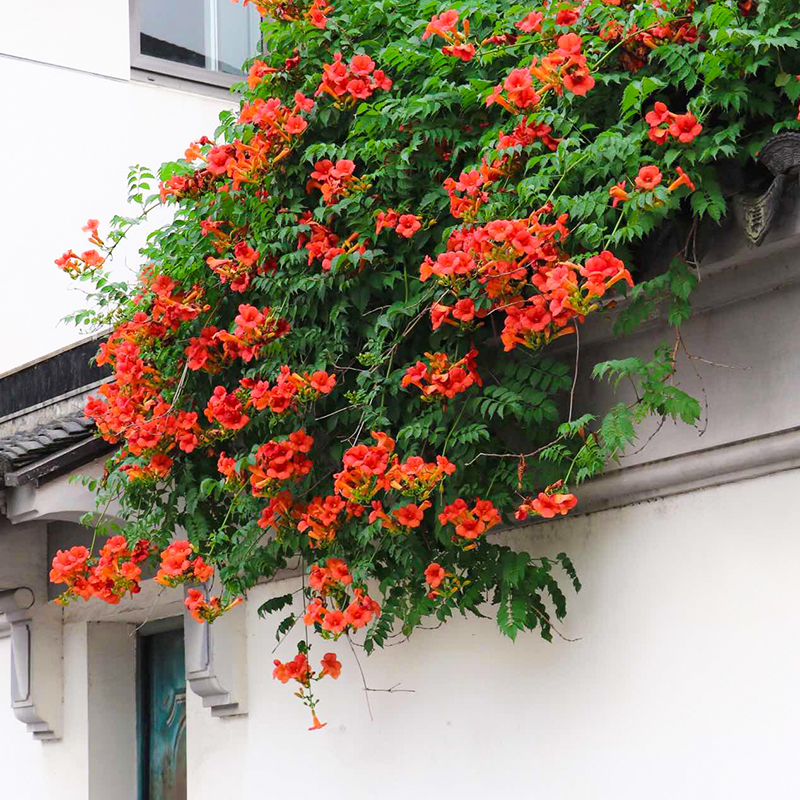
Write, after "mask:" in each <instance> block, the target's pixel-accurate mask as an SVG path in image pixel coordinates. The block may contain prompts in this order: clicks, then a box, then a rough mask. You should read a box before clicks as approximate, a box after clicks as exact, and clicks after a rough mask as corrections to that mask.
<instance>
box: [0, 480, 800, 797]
mask: <svg viewBox="0 0 800 800" xmlns="http://www.w3.org/2000/svg"><path fill="white" fill-rule="evenodd" d="M798 491H800V471H790V472H784V473H782V474H780V475H774V476H770V477H765V478H760V479H757V480H752V481H747V482H742V483H737V484H731V485H727V486H723V487H718V488H714V489H707V490H704V491H701V492H695V493H690V494H685V495H681V496H679V497H673V498H669V499H666V500H661V501H654V502H651V503H645V504H640V505H636V506H631V507H628V508H625V509H618V510H612V511H606V512H599V513H596V514H591V515H587V516H583V517H577V518H575V519H571V520H570V519H567V520H563V521H560V522H558V523H555V524H552V523H551V524H547V525H540V526H536V527H534V528H531V529H527V530H524V531H518V532H515V533H513V534H504V537H508V538H509V539H511V540H513V542H514V543H515V544H516V545H518V546H525V547H527V548H529V549H530V550H531V551H532V552H534V553H557V552H558V551H560V550H562V549H564V550H567V551H568V552H569V553H570V554H571V555H572V556H573V558H574V560H575V562H576V565H577V567H578V569H579V571H580V574H581V578H582V579H583V581H584V584H585V589H584V591H583V592H581V593H580V594H579V595H577V596H574V595H572V594H571V593H570V594H571V596H570V614H569V617H568V620H567V622H566V623H565V624H564V625H563V627H562V632H563V633H564V635H565V636H568V637H570V638H579V639H580V640H579V641H577V642H572V643H568V642H564V641H561V640H559V639H556V640H555V641H554V643H552V644H547V643H545V642H543V641H541V640H540V639H539V638H538V637H536V636H532V635H526V636H522V637H520V638H519V639H518V641H517V642H516V643H512V642H510V641H508V640H506V639H504V638H503V637H501V636H500V634H499V633H498V632H497V630H496V628H495V626H494V624H493V622H491V621H481V620H474V619H471V620H469V621H463V620H460V619H459V620H454V621H452V622H449V623H448V624H447V625H445V626H444V627H443V628H441V629H440V630H438V631H436V632H435V633H434V632H430V631H420V632H418V633H417V634H415V636H414V638H413V639H412V641H410V642H408V643H405V644H403V645H401V646H398V647H393V648H391V649H389V650H386V651H384V652H381V653H378V654H377V655H375V656H373V657H371V658H369V659H364V658H363V657H362V666H363V667H364V670H365V672H366V676H367V681H368V683H369V685H370V686H371V687H373V688H388V687H391V686H393V685H395V684H397V683H398V682H401V688H406V689H413V690H414V693H407V694H400V693H396V694H387V693H377V692H376V693H371V694H370V702H371V705H372V712H373V716H374V721H370V719H369V714H368V710H367V705H366V701H365V697H364V692H363V687H362V684H361V679H360V677H359V674H358V668H357V666H356V664H355V661H354V658H353V655H352V653H351V652H350V649H349V647H348V646H347V645H346V643H344V642H342V641H340V642H338V643H336V644H332V645H330V646H328V645H326V644H323V643H322V642H318V643H316V644H315V645H314V650H313V655H314V658H315V659H316V658H319V657H321V656H322V654H323V653H324V652H326V651H327V650H329V649H330V650H333V651H335V652H336V653H337V656H338V657H339V659H340V660H341V661H342V663H343V665H344V669H343V673H342V677H341V678H340V679H339V680H338V681H325V682H323V683H321V684H320V685H319V695H320V697H321V699H322V703H321V706H320V716H321V718H322V719H323V721H327V722H328V725H327V727H326V728H325V729H324V730H322V731H317V732H314V733H310V732H308V731H307V730H306V728H307V727H308V724H309V719H308V714H307V712H306V710H305V709H304V708H303V707H302V706H301V704H300V703H299V701H298V700H297V699H296V698H294V697H293V696H292V689H291V687H289V686H283V685H281V684H279V683H277V682H275V681H273V680H272V678H271V670H272V659H273V658H275V657H280V658H283V659H286V658H288V657H290V656H291V655H292V650H293V647H294V643H295V641H296V637H295V636H290V637H289V639H288V640H287V641H286V643H285V644H283V645H282V646H281V647H280V648H279V649H278V651H277V652H276V653H275V654H273V652H272V650H273V648H274V647H275V638H274V625H273V624H272V623H271V622H270V621H267V622H265V621H263V620H259V619H258V618H257V615H256V608H257V606H258V604H259V603H260V602H262V601H263V600H264V599H266V598H267V597H268V596H270V595H272V594H276V593H283V592H285V591H287V590H291V589H294V588H296V586H295V583H296V581H295V582H292V581H291V580H290V581H286V582H284V583H282V584H276V585H272V586H264V587H261V588H259V589H258V590H257V591H255V592H254V593H253V595H252V596H251V601H250V602H249V603H248V635H247V639H248V648H249V649H248V662H249V709H250V713H249V715H248V716H246V717H234V718H231V719H218V718H214V717H212V716H211V714H210V712H209V711H208V709H205V708H202V706H201V703H200V699H199V698H198V697H196V696H194V695H191V694H190V696H189V701H188V753H189V767H188V769H189V787H190V795H189V796H190V798H192V800H195V799H196V800H200V798H207V797H228V796H236V797H241V798H244V799H245V800H250V798H259V797H263V796H264V792H265V789H266V788H267V787H268V788H269V792H270V794H271V795H274V796H276V797H280V796H283V795H286V794H290V793H291V794H293V795H296V794H297V793H300V794H303V793H304V792H305V789H304V788H302V787H309V788H308V791H309V792H311V791H312V788H311V787H316V788H315V789H313V791H317V790H318V789H319V790H320V791H323V789H322V787H323V786H324V793H325V796H326V797H328V798H330V799H331V800H339V799H340V798H341V800H344V799H345V798H348V799H352V798H355V799H356V800H361V799H362V798H364V800H366V798H369V797H373V796H380V797H381V798H383V799H384V800H395V799H396V800H401V799H402V800H407V798H408V797H412V796H414V797H419V798H421V799H422V800H427V799H428V798H431V799H432V798H434V797H437V796H438V797H461V798H483V797H487V796H489V797H494V796H497V795H498V794H499V793H501V792H508V791H513V790H517V791H520V792H524V793H525V796H528V797H539V798H548V800H549V799H550V798H559V800H562V798H563V799H566V800H573V799H574V800H584V798H588V797H596V798H613V799H614V800H640V798H642V797H647V798H665V800H666V798H669V799H670V800H672V799H673V798H676V797H686V798H701V797H702V798H706V797H720V798H722V797H724V798H726V800H729V799H734V800H735V799H736V798H742V800H744V798H748V799H749V798H752V797H770V798H775V799H776V800H781V799H782V798H786V800H789V798H795V797H797V796H798V792H800V772H799V771H798V769H797V767H796V758H795V753H796V751H797V748H798V746H800V731H799V730H798V725H797V721H796V720H797V710H798V707H799V704H800V696H798V695H800V688H798V682H797V674H798V672H799V671H800V645H798V644H797V638H796V636H795V635H794V632H795V631H796V629H797V627H798V624H800V584H798V581H797V572H798V564H800V539H798V537H797V529H798V525H799V524H800V511H798V510H797V509H796V508H793V507H792V504H791V503H790V502H782V501H784V500H786V499H789V498H792V497H793V496H794V495H795V493H796V492H798ZM85 625H86V623H70V624H68V625H67V626H66V631H65V668H66V669H65V688H66V707H65V716H64V734H65V735H64V738H63V740H62V741H60V742H54V743H38V742H33V741H32V740H31V739H30V738H28V734H27V733H25V731H24V728H23V726H22V725H20V724H19V723H18V722H16V720H14V719H13V717H12V716H11V715H10V713H7V712H5V713H0V752H2V753H4V755H5V758H8V756H9V755H10V756H11V760H12V761H13V767H12V768H11V769H6V770H4V788H6V787H8V786H9V783H8V781H9V780H10V786H11V787H12V788H20V789H23V788H24V789H25V790H26V791H27V792H28V793H29V794H28V795H27V796H30V797H46V796H51V795H53V794H54V793H56V792H58V794H59V796H63V797H68V798H70V799H71V798H73V797H74V798H85V797H87V795H86V793H85V790H84V792H83V793H81V792H80V791H79V790H78V789H77V788H75V784H77V785H80V783H81V781H82V780H83V779H84V778H83V776H85V775H86V774H87V772H86V771H87V765H86V764H87V762H86V752H85V750H84V749H83V748H84V746H85V743H86V741H87V737H88V733H87V731H88V726H89V724H90V723H89V714H88V712H87V706H88V708H92V702H91V698H90V697H88V696H87V691H92V688H91V687H92V686H93V685H94V683H95V682H94V681H93V680H92V675H91V669H97V666H96V662H94V666H92V664H93V662H92V661H91V660H90V659H89V656H88V652H89V650H88V646H87V644H86V632H85V631H86V627H85ZM108 646H112V645H108ZM7 647H8V643H7V641H0V686H1V685H3V684H4V683H6V681H7V672H6V671H7V669H8V666H7ZM113 647H115V648H116V645H113ZM117 649H118V648H117ZM87 663H88V664H89V665H90V668H88V669H89V671H88V674H87V666H86V665H87ZM125 673H126V671H125V670H121V671H120V674H119V680H120V682H121V683H122V684H124V683H125V682H126V681H128V682H130V679H131V673H130V672H129V671H128V672H127V675H126V674H125ZM87 677H88V684H87ZM87 685H88V687H89V689H88V690H87ZM123 694H124V693H123ZM116 725H117V726H119V727H118V728H117V727H116V726H115V724H114V723H113V720H111V719H109V720H108V722H107V730H108V732H109V735H123V733H124V732H125V731H127V734H125V735H129V734H130V728H129V726H130V715H126V716H125V718H124V719H123V717H122V716H120V718H119V720H118V722H117V723H116ZM105 729H106V728H104V730H105ZM131 757H132V756H131ZM9 763H11V762H9ZM129 774H130V773H129ZM65 786H66V787H67V789H66V793H64V787H65ZM34 787H35V790H34ZM120 788H121V789H124V790H125V791H123V792H122V794H123V795H125V796H127V792H128V791H130V787H120Z"/></svg>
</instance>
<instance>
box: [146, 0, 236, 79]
mask: <svg viewBox="0 0 800 800" xmlns="http://www.w3.org/2000/svg"><path fill="white" fill-rule="evenodd" d="M197 2H198V3H200V2H202V3H203V4H204V5H205V9H206V14H207V17H208V19H209V20H211V26H210V29H209V30H207V31H206V58H207V59H210V60H211V61H216V60H217V55H218V54H217V31H216V25H217V14H216V10H217V3H218V2H220V0H197ZM224 2H230V0H224ZM139 3H140V0H130V32H131V67H133V68H134V69H137V70H142V71H144V72H149V73H155V74H158V75H169V76H171V77H174V78H182V79H183V80H188V81H194V82H195V83H203V84H210V85H212V86H222V87H225V88H228V89H229V88H230V87H231V86H233V85H234V84H235V83H241V82H242V81H243V80H244V79H245V75H244V73H243V74H242V75H230V74H228V73H226V72H219V71H218V70H214V69H207V68H203V67H193V66H191V65H190V64H179V63H178V62H177V61H169V60H168V59H166V58H156V57H155V56H148V55H143V54H142V47H141V38H140V34H141V7H140V5H139Z"/></svg>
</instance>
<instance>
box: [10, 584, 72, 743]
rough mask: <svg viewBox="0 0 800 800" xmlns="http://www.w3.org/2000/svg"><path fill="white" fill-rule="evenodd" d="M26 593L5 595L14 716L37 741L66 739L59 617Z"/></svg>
mask: <svg viewBox="0 0 800 800" xmlns="http://www.w3.org/2000/svg"><path fill="white" fill-rule="evenodd" d="M35 600H36V598H35V596H34V593H33V591H31V589H28V588H27V587H21V588H18V589H8V590H5V591H2V592H0V615H2V617H0V636H2V637H4V638H5V637H10V639H11V710H12V711H13V712H14V716H15V717H16V718H17V719H18V720H19V721H20V722H24V723H25V725H26V726H27V728H28V731H29V732H31V733H32V734H33V738H34V739H39V740H45V741H46V740H51V739H58V738H60V736H61V733H60V728H61V718H62V714H63V710H62V709H63V664H62V650H61V644H62V629H61V619H60V613H58V612H56V613H53V609H50V608H46V607H45V608H40V609H37V613H36V614H35V615H34V613H33V606H34V604H35Z"/></svg>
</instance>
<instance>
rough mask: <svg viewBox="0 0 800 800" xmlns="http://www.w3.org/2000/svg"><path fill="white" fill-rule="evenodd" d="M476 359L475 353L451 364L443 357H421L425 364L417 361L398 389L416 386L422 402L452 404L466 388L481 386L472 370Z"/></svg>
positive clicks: (440, 355) (470, 352) (478, 376)
mask: <svg viewBox="0 0 800 800" xmlns="http://www.w3.org/2000/svg"><path fill="white" fill-rule="evenodd" d="M477 355H478V351H477V350H475V349H472V350H470V351H469V352H468V353H467V354H466V355H465V356H464V357H463V358H460V359H458V360H457V361H454V362H451V361H450V358H449V357H448V355H447V353H425V357H426V358H427V359H428V363H427V364H426V363H425V362H424V361H417V363H416V364H415V365H414V366H413V367H409V368H408V369H407V370H406V374H405V375H404V376H403V380H402V386H403V387H406V386H416V387H417V388H418V389H419V390H420V391H421V392H422V399H423V400H439V401H447V400H452V399H453V398H454V397H455V396H456V395H457V394H460V393H461V392H465V391H466V390H467V389H469V387H470V386H473V385H475V384H477V385H478V386H482V385H483V381H482V380H481V376H480V375H479V374H478V370H477V366H476V361H475V357H476V356H477Z"/></svg>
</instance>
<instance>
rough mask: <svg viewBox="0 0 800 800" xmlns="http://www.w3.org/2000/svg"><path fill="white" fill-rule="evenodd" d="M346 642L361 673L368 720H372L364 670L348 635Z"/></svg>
mask: <svg viewBox="0 0 800 800" xmlns="http://www.w3.org/2000/svg"><path fill="white" fill-rule="evenodd" d="M347 643H348V644H349V645H350V649H351V650H352V651H353V658H355V660H356V664H357V665H358V671H359V672H360V673H361V682H362V683H363V684H364V697H365V698H366V700H367V711H369V721H370V722H374V721H375V718H374V717H373V716H372V706H371V705H370V702H369V687H368V686H367V678H366V676H365V675H364V670H363V669H362V667H361V662H360V661H359V660H358V653H356V649H355V647H353V642H352V641H351V639H350V635H349V634H348V636H347Z"/></svg>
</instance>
